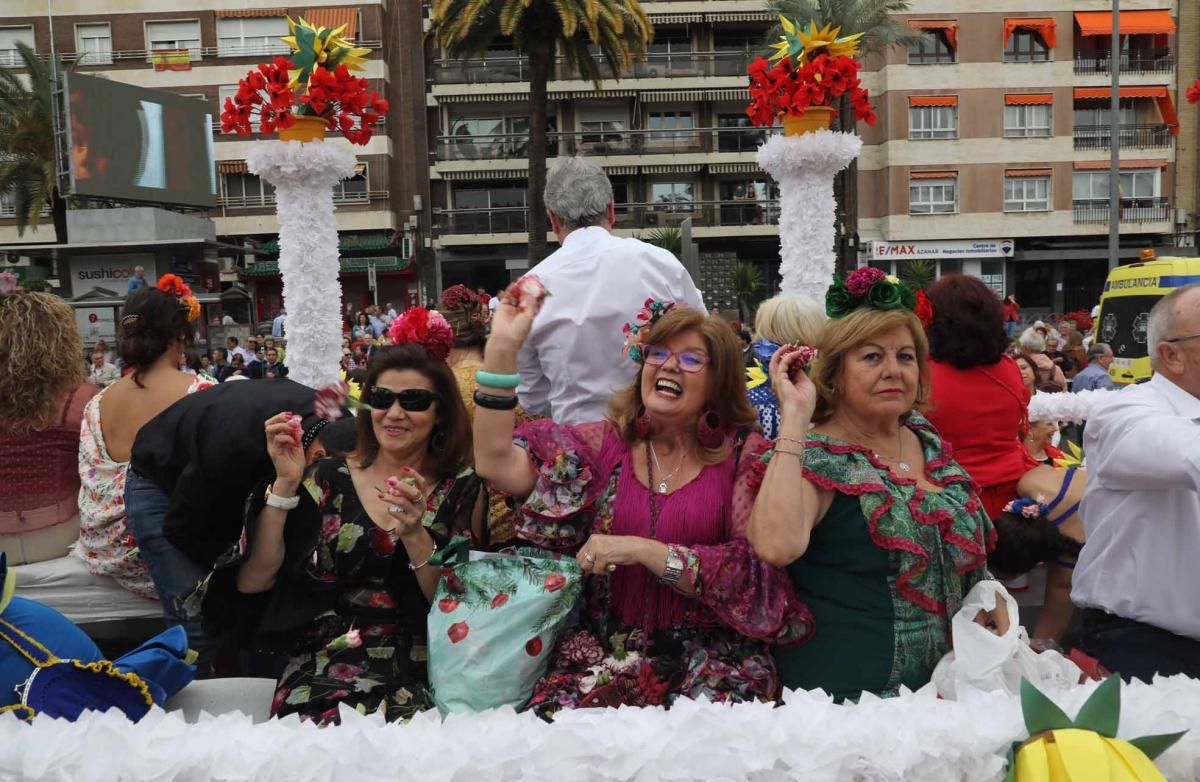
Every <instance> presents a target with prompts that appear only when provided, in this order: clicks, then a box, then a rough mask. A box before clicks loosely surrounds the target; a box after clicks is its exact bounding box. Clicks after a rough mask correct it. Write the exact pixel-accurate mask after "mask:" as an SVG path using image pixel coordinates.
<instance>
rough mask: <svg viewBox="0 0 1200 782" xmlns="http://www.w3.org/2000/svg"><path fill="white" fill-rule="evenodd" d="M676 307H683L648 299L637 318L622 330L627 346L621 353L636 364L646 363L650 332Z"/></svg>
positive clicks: (671, 302)
mask: <svg viewBox="0 0 1200 782" xmlns="http://www.w3.org/2000/svg"><path fill="white" fill-rule="evenodd" d="M676 306H682V305H676V303H675V302H673V301H662V300H660V299H646V303H645V304H643V305H642V308H641V309H640V310H638V313H637V316H636V317H635V318H634V319H633V320H632V321H631V322H629V323H626V324H625V326H624V328H622V329H621V331H622V333H624V334H625V344H624V345H623V346H622V347H621V352H622V353H624V354H625V355H627V356H629V360H630V361H633V362H634V363H637V364H641V363H642V362H643V361H645V360H646V356H645V347H646V345H647V344H649V341H650V330H651V329H653V328H654V324H655V323H658V321H659V320H660V319H661V318H662V316H663V315H666V314H667V313H668V312H670V311H671V310H673V309H675V307H676Z"/></svg>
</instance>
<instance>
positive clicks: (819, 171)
mask: <svg viewBox="0 0 1200 782" xmlns="http://www.w3.org/2000/svg"><path fill="white" fill-rule="evenodd" d="M861 150H862V139H861V138H859V137H858V136H857V135H855V134H853V133H835V132H833V131H830V130H818V131H814V132H811V133H805V134H803V135H799V136H772V137H771V138H769V139H767V142H766V143H765V144H763V145H762V146H761V147H759V148H758V164H759V166H761V167H762V169H763V170H764V171H766V172H767V173H768V174H770V175H771V176H772V177H774V178H775V181H776V182H778V183H779V209H780V214H779V244H780V251H779V254H780V259H781V260H780V265H779V273H780V276H781V277H782V278H783V279H782V281H781V283H780V290H781V291H782V292H783V293H799V294H802V295H804V296H809V297H810V298H812V299H813V300H814V301H823V300H824V297H825V289H826V288H828V287H829V283H830V282H831V281H832V279H833V272H834V268H835V260H836V254H835V252H834V241H835V240H836V238H837V236H836V222H837V201H836V200H835V199H834V197H833V178H834V176H835V175H836V174H837V172H839V171H841V170H842V169H843V168H845V167H846V166H848V165H850V161H852V160H854V158H856V157H858V153H859V152H860V151H861ZM288 312H289V318H290V317H291V315H290V313H291V310H288Z"/></svg>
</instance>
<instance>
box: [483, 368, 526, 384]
mask: <svg viewBox="0 0 1200 782" xmlns="http://www.w3.org/2000/svg"><path fill="white" fill-rule="evenodd" d="M475 382H476V383H478V384H479V385H481V386H487V387H488V388H516V387H517V386H519V385H521V376H520V375H518V374H516V373H513V374H511V375H501V374H497V373H496V372H484V371H483V370H482V369H480V370H476V372H475Z"/></svg>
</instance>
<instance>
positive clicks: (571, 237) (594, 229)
mask: <svg viewBox="0 0 1200 782" xmlns="http://www.w3.org/2000/svg"><path fill="white" fill-rule="evenodd" d="M608 235H609V234H608V229H607V228H601V227H600V226H598V225H589V226H588V227H587V228H576V229H575V230H574V231H571V233H569V234H567V235H566V236H565V237H563V241H562V246H563V247H566V246H567V245H568V244H571V243H572V242H580V241H585V240H590V241H593V242H594V241H596V240H597V239H600V238H602V237H605V236H608ZM577 237H578V238H577Z"/></svg>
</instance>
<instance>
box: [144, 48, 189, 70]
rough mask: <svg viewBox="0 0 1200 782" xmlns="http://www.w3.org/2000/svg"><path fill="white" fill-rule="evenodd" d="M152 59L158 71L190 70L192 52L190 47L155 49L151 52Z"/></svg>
mask: <svg viewBox="0 0 1200 782" xmlns="http://www.w3.org/2000/svg"><path fill="white" fill-rule="evenodd" d="M150 61H151V62H152V63H154V70H156V71H190V70H191V69H192V53H191V51H189V50H188V49H155V50H154V51H152V52H150Z"/></svg>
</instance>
